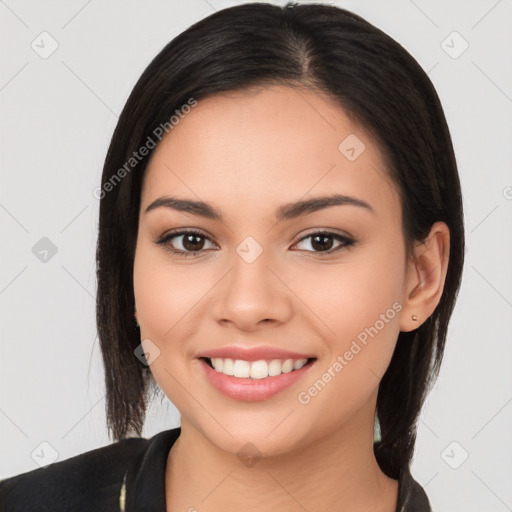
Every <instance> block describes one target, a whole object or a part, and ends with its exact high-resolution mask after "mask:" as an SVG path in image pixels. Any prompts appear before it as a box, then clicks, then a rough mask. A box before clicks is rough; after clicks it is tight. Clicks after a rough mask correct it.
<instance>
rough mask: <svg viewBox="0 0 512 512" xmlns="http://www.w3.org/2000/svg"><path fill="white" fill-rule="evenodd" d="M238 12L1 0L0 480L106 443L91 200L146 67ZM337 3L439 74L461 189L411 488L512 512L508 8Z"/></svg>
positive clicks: (206, 6) (153, 427)
mask: <svg viewBox="0 0 512 512" xmlns="http://www.w3.org/2000/svg"><path fill="white" fill-rule="evenodd" d="M238 3H242V2H228V1H220V0H208V1H207V0H194V1H180V2H178V1H166V2H163V1H148V0H146V1H137V2H135V1H127V0H123V1H101V2H100V1H99V0H96V1H93V0H89V1H87V0H76V1H75V0H72V1H66V2H63V1H62V2H55V1H45V2H41V1H40V0H37V1H36V0H30V1H29V0H23V1H21V0H16V1H14V0H5V1H1V2H0V21H1V29H0V52H1V53H0V58H1V76H0V102H1V103H0V108H1V112H0V129H1V137H0V141H1V153H0V154H1V171H2V172H1V186H0V218H1V227H2V230H1V237H2V238H1V251H0V257H1V267H0V270H1V276H0V308H1V309H0V311H1V315H2V316H1V321H0V329H1V338H0V339H1V374H0V378H1V397H0V398H1V402H0V429H1V437H0V438H1V445H0V450H1V451H0V456H1V461H0V478H5V477H8V476H11V475H14V474H18V473H21V472H25V471H29V470H32V469H35V468H37V467H39V465H38V462H37V461H38V458H37V454H40V456H41V457H42V456H43V454H44V457H51V455H52V454H53V453H54V452H53V451H52V450H54V451H55V452H56V454H57V455H56V456H57V457H58V460H63V459H66V458H68V457H71V456H73V455H77V454H79V453H83V452H85V451H88V450H92V449H94V448H98V447H101V446H105V445H107V444H110V442H111V441H110V440H109V438H108V437H107V432H106V428H105V411H104V408H105V388H104V384H103V374H102V362H101V355H100V351H99V346H98V339H97V336H96V326H95V291H96V283H95V246H96V238H97V222H98V220H97V219H98V206H99V203H98V200H97V199H96V198H95V197H94V195H93V190H94V188H95V187H97V186H98V185H99V183H100V176H101V169H102V165H103V160H104V158H105V153H106V150H107V147H108V144H109V141H110V137H111V135H112V132H113V129H114V127H115V124H116V121H117V116H118V114H119V113H120V111H121V109H122V107H123V105H124V103H125V101H126V99H127V97H128V94H129V93H130V91H131V89H132V87H133V85H134V84H135V82H136V80H137V79H138V77H139V76H140V74H141V73H142V71H143V70H144V68H145V67H146V66H147V64H149V62H150V60H151V59H152V58H153V57H154V56H155V55H156V54H157V53H158V52H159V51H160V50H161V49H162V47H163V46H164V45H165V44H166V43H167V42H168V41H170V40H171V39H172V38H173V37H174V36H176V35H177V34H178V33H180V32H182V31H183V30H184V29H186V28H187V27H189V26H190V25H191V24H192V23H194V22H196V21H197V20H199V19H201V18H204V17H205V16H207V15H209V14H211V13H213V12H214V11H215V10H219V9H222V8H224V7H227V6H232V5H236V4H238ZM275 3H278V4H279V5H282V4H283V3H284V2H275ZM330 3H333V4H335V5H338V6H340V7H345V8H347V9H349V10H352V11H354V12H356V13H357V14H360V15H362V16H363V17H365V18H366V19H367V20H368V21H370V22H371V23H373V24H375V25H377V26H378V27H379V28H381V29H383V30H384V31H385V32H386V33H388V34H389V35H390V36H392V37H393V38H395V39H396V40H397V41H398V42H400V43H401V44H402V45H403V46H404V47H405V48H406V49H407V50H408V51H409V52H410V53H411V54H412V55H413V56H414V57H415V58H416V59H417V60H418V62H419V63H420V64H421V66H422V67H423V68H424V69H425V71H427V72H428V74H429V76H430V78H431V80H432V81H433V83H434V85H435V87H436V89H437V91H438V94H439V96H440V98H441V101H442V103H443V106H444V109H445V113H446V117H447V120H448V124H449V126H450V128H451V133H452V136H453V142H454V146H455V152H456V156H457V162H458V166H459V172H460V176H461V181H462V189H463V194H464V207H465V224H466V226H465V227H466V236H467V245H468V250H467V253H466V264H465V270H464V276H463V284H462V288H461V291H460V295H459V299H458V302H457V306H456V309H455V312H454V315H453V319H452V322H451V326H450V331H449V338H448V342H447V347H446V353H445V359H444V362H443V366H442V370H441V375H440V378H439V380H438V382H437V384H436V387H435V388H434V390H433V391H432V393H431V394H430V395H429V398H428V400H427V403H426V405H425V407H424V409H423V412H422V415H421V420H420V423H419V430H418V440H417V448H416V454H415V458H414V462H413V465H412V473H413V476H414V477H415V478H416V479H417V480H418V482H419V483H420V484H421V485H423V487H424V488H425V490H426V492H427V494H428V495H429V498H430V500H431V502H432V505H433V508H434V510H436V511H437V512H448V511H449V512H456V511H464V512H473V511H474V512H477V511H478V512H481V511H482V510H485V511H487V512H493V511H496V512H502V511H505V510H510V509H511V508H512V486H511V485H510V483H511V482H512V435H511V433H512V383H511V375H512V343H511V341H512V340H511V335H510V333H511V329H512V264H511V263H512V237H511V234H512V229H511V227H512V171H511V164H512V59H511V49H512V31H511V30H510V27H511V26H512V2H511V1H510V0H501V1H496V0H482V1H478V2H476V1H467V0H465V1H457V2H456V1H449V2H448V1H446V0H436V1H432V0H430V1H428V2H427V1H422V0H415V1H412V0H396V1H386V2H380V1H377V0H374V1H370V0H366V1H361V0H358V1H338V2H330ZM52 52H53V53H52ZM49 53H51V54H49ZM44 251H47V252H44ZM42 255H44V256H42ZM177 425H179V415H178V414H177V412H176V410H175V408H174V407H173V406H172V404H170V402H169V401H168V400H167V399H165V400H164V401H163V402H162V403H160V401H157V402H155V403H154V404H153V405H152V407H151V409H150V411H149V414H148V420H147V423H146V427H145V431H144V436H145V437H149V436H151V435H154V434H155V433H157V432H160V431H161V430H164V429H168V428H172V427H174V426H177Z"/></svg>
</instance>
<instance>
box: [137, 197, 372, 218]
mask: <svg viewBox="0 0 512 512" xmlns="http://www.w3.org/2000/svg"><path fill="white" fill-rule="evenodd" d="M344 205H350V206H358V207H360V208H364V209H366V210H367V211H369V212H371V213H373V214H375V210H374V209H373V208H372V207H371V206H370V205H369V204H368V203H367V202H365V201H363V200H362V199H357V198H355V197H351V196H344V195H341V194H332V195H327V196H320V197H314V198H312V199H306V200H303V201H297V202H293V203H286V204H284V205H282V206H280V207H279V208H278V209H277V210H276V212H275V217H276V220H277V221H278V222H279V221H282V220H289V219H294V218H296V217H300V216H301V215H308V214H311V213H314V212H317V211H319V210H323V209H324V208H330V207H332V206H344ZM161 207H165V208H170V209H172V210H177V211H181V212H186V213H190V214H192V215H197V216H200V217H205V218H207V219H214V220H219V221H221V222H224V220H223V217H222V214H221V213H220V212H219V211H218V210H217V209H216V208H214V207H213V206H212V205H210V204H208V203H205V202H204V201H194V200H191V199H183V198H178V197H174V196H163V197H159V198H158V199H155V200H154V201H153V202H152V203H151V204H150V205H149V206H148V207H147V208H146V210H145V212H144V213H148V212H150V211H152V210H155V209H157V208H161Z"/></svg>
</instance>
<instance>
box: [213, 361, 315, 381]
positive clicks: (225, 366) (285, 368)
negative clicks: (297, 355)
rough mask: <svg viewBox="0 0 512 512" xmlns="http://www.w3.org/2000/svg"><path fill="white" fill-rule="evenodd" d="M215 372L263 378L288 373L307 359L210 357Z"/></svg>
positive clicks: (303, 363) (300, 366) (299, 366)
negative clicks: (267, 359) (253, 359)
mask: <svg viewBox="0 0 512 512" xmlns="http://www.w3.org/2000/svg"><path fill="white" fill-rule="evenodd" d="M210 361H211V363H212V366H213V368H214V369H215V371H216V372H219V373H223V374H224V375H233V376H234V377H240V378H246V379H247V378H251V379H265V378H266V377H273V376H275V375H280V374H281V373H290V372H291V371H293V370H298V369H300V368H302V367H303V366H304V365H305V364H306V363H307V361H308V360H307V359H296V360H294V359H286V360H281V359H272V360H270V361H266V360H264V359H261V360H259V361H252V362H251V361H244V360H242V359H229V358H226V359H223V358H221V357H213V358H212V359H210Z"/></svg>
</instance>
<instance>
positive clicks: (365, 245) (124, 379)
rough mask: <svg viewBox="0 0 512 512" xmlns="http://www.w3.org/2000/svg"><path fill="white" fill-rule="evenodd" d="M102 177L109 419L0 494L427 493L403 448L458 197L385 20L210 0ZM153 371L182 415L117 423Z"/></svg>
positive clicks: (117, 506) (147, 504) (43, 503)
mask: <svg viewBox="0 0 512 512" xmlns="http://www.w3.org/2000/svg"><path fill="white" fill-rule="evenodd" d="M97 193H98V197H99V198H100V199H101V203H100V222H99V238H98V247H97V278H98V294H97V323H98V334H99V339H100V344H101V349H102V354H103V360H104V365H105V377H106V387H107V397H108V400H107V418H108V427H109V430H110V432H111V434H112V435H113V438H114V440H115V441H116V442H115V443H113V444H111V445H109V446H106V447H102V448H99V449H97V450H92V451H90V452H87V453H84V454H81V455H79V456H76V457H73V458H70V459H68V460H65V461H61V462H57V463H55V464H52V465H50V466H47V467H46V468H41V469H37V470H34V471H30V472H27V473H24V474H22V475H18V476H15V477H12V478H9V479H7V480H4V481H2V482H1V483H0V498H1V500H2V501H1V504H2V510H40V509H43V508H44V507H48V508H51V509H52V510H69V509H73V510H95V509H98V510H107V509H109V510H110V509H112V510H125V511H134V510H145V511H150V510H155V511H156V510H167V511H172V512H174V511H178V510H189V511H194V510H198V511H207V510H208V511H217V510H241V509H244V510H251V511H260V510H261V511H262V510H269V509H270V510H279V511H285V512H286V511H289V510H290V511H291V510H299V509H302V510H308V511H313V510H339V511H350V512H358V511H363V510H365V511H367V510H375V511H382V512H393V511H414V512H419V511H428V510H431V508H430V504H429V500H428V497H427V495H426V494H425V491H424V490H423V489H422V488H421V486H420V485H419V484H418V483H417V482H416V481H415V480H414V479H413V477H412V475H411V474H410V462H411V458H412V455H413V452H414V445H415V438H416V422H417V420H418V415H419V413H420V410H421V407H422V404H423V402H424V399H425V396H426V394H427V392H428V390H429V387H430V386H431V384H432V383H433V381H434V379H435V378H436V376H437V375H438V372H439V367H440V363H441V359H442V355H443V350H444V344H445V339H446V333H447V328H448V322H449V319H450V317H451V313H452V311H453V307H454V304H455V300H456V297H457V293H458V289H459V286H460V280H461V273H462V267H463V257H464V232H463V212H462V199H461V190H460V183H459V177H458V173H457V166H456V162H455V157H454V153H453V148H452V143H451V138H450V133H449V130H448V127H447V124H446V120H445V117H444V113H443V109H442V106H441V104H440V102H439V99H438V96H437V94H436V92H435V90H434V87H433V85H432V84H431V82H430V80H429V79H428V77H427V76H426V74H425V73H424V72H423V70H422V69H421V67H420V66H419V65H418V64H417V62H416V61H415V60H414V59H413V58H412V57H411V56H410V55H409V54H408V53H407V52H406V51H405V50H404V49H403V48H402V47H401V46H400V45H399V44H398V43H396V42H395V41H394V40H393V39H391V38H390V37H389V36H387V35H386V34H384V33H383V32H381V31H380V30H379V29H377V28H376V27H374V26H372V25H371V24H369V23H368V22H366V21H365V20H363V19H362V18H361V17H359V16H357V15H355V14H352V13H350V12H348V11H345V10H343V9H340V8H337V7H333V6H328V5H320V4H317V5H294V4H287V5H286V6H284V7H278V6H274V5H269V4H258V3H254V4H245V5H240V6H236V7H231V8H228V9H224V10H221V11H218V12H216V13H215V14H213V15H211V16H209V17H207V18H205V19H203V20H201V21H199V22H198V23H196V24H194V25H193V26H192V27H190V28H189V29H188V30H186V31H185V32H183V33H182V34H180V35H179V36H177V37H176V38H175V39H174V40H172V41H171V42H170V43H169V44H168V45H167V46H166V47H165V48H164V49H163V50H162V51H161V52H160V53H159V54H158V55H157V56H156V57H155V59H154V60H153V61H152V62H151V63H150V65H149V66H148V67H147V69H146V70H145V71H144V73H143V74H142V76H141V77H140V79H139V81H138V83H137V84H136V85H135V87H134V89H133V91H132V93H131V95H130V97H129V99H128V101H127V103H126V106H125V108H124V110H123V112H122V114H121V116H120V118H119V122H118V125H117V127H116V130H115V132H114V135H113V138H112V141H111V144H110V148H109V151H108V154H107V157H106V161H105V165H104V170H103V177H102V183H101V187H99V188H98V190H97ZM157 388H160V389H161V390H162V391H163V392H164V393H165V395H167V397H168V398H169V399H170V400H171V402H172V403H173V404H174V405H175V406H176V407H177V408H178V410H179V411H180V414H181V427H180V428H177V429H170V430H167V431H164V432H161V433H159V434H157V435H156V436H154V437H152V438H150V439H142V438H140V437H139V438H133V437H132V438H128V437H127V436H129V435H132V436H133V435H136V436H140V435H141V432H142V427H143V424H144V417H145V411H146V406H147V404H148V399H149V396H150V395H151V392H152V391H154V390H155V389H157ZM374 436H375V437H374Z"/></svg>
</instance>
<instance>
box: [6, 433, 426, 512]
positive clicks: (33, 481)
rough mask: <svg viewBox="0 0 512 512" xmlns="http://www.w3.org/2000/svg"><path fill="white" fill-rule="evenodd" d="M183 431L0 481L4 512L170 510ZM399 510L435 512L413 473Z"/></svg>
mask: <svg viewBox="0 0 512 512" xmlns="http://www.w3.org/2000/svg"><path fill="white" fill-rule="evenodd" d="M180 432H181V428H180V427H178V428H174V429H170V430H165V431H163V432H160V433H159V434H156V435H155V436H153V437H151V438H149V439H146V438H128V439H122V440H121V441H117V442H115V443H112V444H110V445H107V446H103V447H101V448H97V449H95V450H90V451H88V452H85V453H82V454H80V455H76V456H74V457H71V458H68V459H66V460H63V461H59V462H55V463H53V464H49V465H48V466H45V467H42V468H38V469H34V470H32V471H27V472H26V473H21V474H19V475H16V476H13V477H10V478H7V479H4V480H1V481H0V511H2V512H36V511H37V512H42V511H52V512H70V511H73V512H80V511H84V512H85V511H87V512H96V511H97V512H103V511H115V512H166V508H165V469H166V464H167V456H168V454H169V450H170V449H171V447H172V445H173V444H174V442H175V441H176V439H178V436H179V435H180ZM395 512H432V510H431V508H430V503H429V501H428V498H427V495H426V494H425V491H424V490H423V488H422V487H421V486H420V485H419V484H418V482H416V480H414V479H413V477H412V476H411V474H410V472H409V470H404V471H402V473H401V474H400V478H399V490H398V503H397V508H396V511H395Z"/></svg>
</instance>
